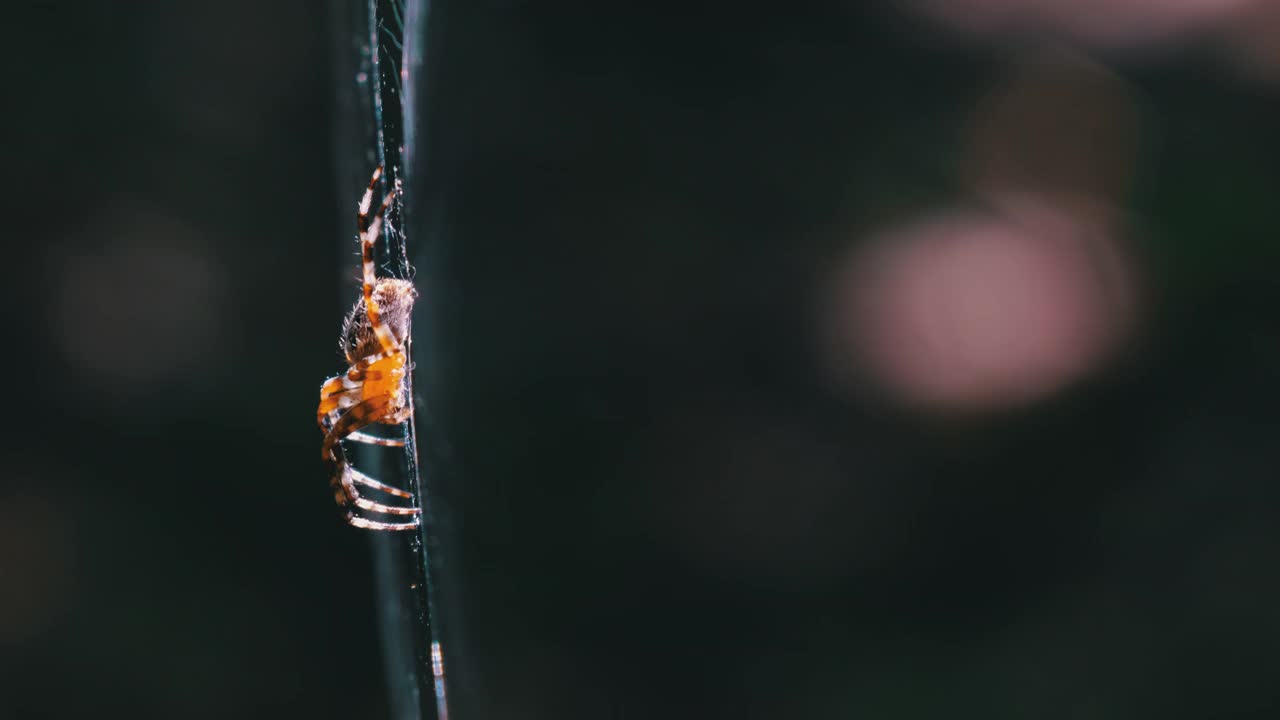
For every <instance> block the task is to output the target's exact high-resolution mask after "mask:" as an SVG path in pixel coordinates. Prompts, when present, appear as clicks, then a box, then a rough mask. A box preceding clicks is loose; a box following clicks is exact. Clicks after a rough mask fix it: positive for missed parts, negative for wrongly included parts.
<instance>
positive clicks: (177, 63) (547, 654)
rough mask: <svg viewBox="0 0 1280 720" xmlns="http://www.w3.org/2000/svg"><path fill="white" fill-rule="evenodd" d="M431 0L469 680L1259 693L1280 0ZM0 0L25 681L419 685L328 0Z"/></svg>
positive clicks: (375, 709) (1278, 234)
mask: <svg viewBox="0 0 1280 720" xmlns="http://www.w3.org/2000/svg"><path fill="white" fill-rule="evenodd" d="M441 4H442V5H445V6H449V7H453V8H454V11H453V13H452V15H451V17H453V18H454V22H456V23H457V25H456V28H457V29H458V32H459V33H460V34H461V35H460V36H459V37H461V38H462V39H460V40H458V41H456V42H455V43H454V47H455V48H459V49H457V50H456V51H451V52H454V54H453V55H449V56H448V58H449V62H448V64H447V68H446V70H444V71H443V72H444V73H445V75H446V77H447V78H448V80H447V88H448V90H447V91H446V92H443V93H442V97H443V98H444V101H447V102H450V103H454V104H453V105H451V106H450V107H449V108H448V109H446V110H445V111H444V112H443V113H442V116H443V117H444V118H445V119H446V122H445V124H444V125H443V126H442V127H440V128H439V129H438V130H439V132H441V133H442V137H443V138H444V142H447V143H451V142H455V140H454V139H455V138H456V143H458V148H459V149H458V150H457V153H456V155H455V156H460V157H463V158H464V159H465V163H464V164H463V166H462V167H463V169H461V170H459V171H458V178H457V183H458V188H459V190H458V191H457V193H456V195H455V196H454V197H457V198H461V199H460V200H459V201H458V202H459V204H460V205H459V207H458V208H455V209H454V210H453V211H452V212H453V217H455V218H456V224H455V228H456V235H455V236H454V240H452V242H456V243H457V244H458V245H459V247H461V248H463V250H462V251H461V254H462V256H463V258H464V260H465V261H467V262H468V263H469V264H468V265H467V268H468V270H467V273H466V274H465V276H463V277H462V278H460V279H459V280H458V283H459V287H460V288H461V291H462V293H463V296H462V297H463V304H462V307H461V309H460V310H458V311H457V312H458V317H460V318H462V320H463V321H464V322H465V323H466V325H465V332H463V333H462V335H461V337H462V338H464V339H466V341H467V342H469V345H468V346H467V347H465V348H463V349H462V350H460V351H459V356H460V357H462V358H463V359H464V360H465V361H466V362H467V365H466V367H465V368H464V369H463V371H464V372H463V374H466V375H467V377H468V378H469V379H470V381H471V382H473V383H476V384H473V385H468V386H466V389H467V391H468V393H467V394H472V391H474V393H473V394H474V398H475V405H474V407H471V408H469V409H468V410H467V412H464V414H463V415H462V419H461V421H460V424H459V426H458V427H459V432H460V433H462V438H461V443H460V446H459V447H460V452H461V466H462V467H463V472H462V474H461V478H462V479H463V481H465V482H471V483H472V484H471V485H468V488H470V489H469V490H468V491H467V492H466V493H465V500H464V502H462V507H460V508H455V510H457V513H458V516H459V517H460V518H462V520H463V522H462V523H461V524H460V526H459V527H460V530H459V533H458V535H457V536H456V537H454V538H452V539H449V538H446V541H449V542H454V543H456V548H457V550H458V554H459V556H460V557H461V558H462V560H463V566H464V567H463V569H462V571H461V574H460V575H459V577H460V578H462V580H460V582H464V581H465V584H466V586H465V588H463V590H465V592H462V591H460V592H459V595H460V596H461V597H463V598H464V599H465V601H466V608H467V618H466V620H465V622H466V628H467V632H465V633H462V636H464V637H466V638H467V642H468V643H472V646H471V647H462V648H457V649H456V651H457V652H459V653H460V654H461V655H465V656H466V657H467V658H469V667H470V672H473V673H475V677H477V678H480V679H479V680H477V681H476V683H477V687H479V688H481V689H482V690H483V692H484V694H485V696H486V698H487V699H486V703H487V704H486V713H487V715H486V717H493V718H506V717H509V718H532V717H557V718H565V717H595V718H606V717H618V718H633V717H635V718H641V717H643V718H649V717H667V718H683V717H690V718H694V717H700V718H719V717H796V718H848V717H866V716H877V717H881V716H883V717H904V718H905V717H938V716H940V715H942V714H943V713H946V714H948V715H959V716H961V717H969V716H972V717H988V718H990V717H1030V716H1034V717H1064V718H1065V717H1073V718H1074V717H1096V718H1135V717H1161V718H1170V717H1186V718H1201V717H1210V716H1225V715H1228V714H1231V715H1232V716H1244V715H1246V714H1250V713H1252V714H1258V715H1259V716H1266V715H1265V713H1266V712H1267V711H1268V709H1270V708H1274V707H1276V706H1280V689H1277V686H1276V683H1275V672H1276V669H1277V666H1276V662H1275V656H1276V650H1277V646H1278V645H1280V572H1278V571H1277V569H1276V567H1277V566H1276V562H1275V559H1276V557H1277V556H1278V553H1280V523H1278V522H1277V520H1280V518H1278V517H1277V513H1276V510H1275V508H1276V507H1280V505H1278V504H1277V503H1278V501H1280V489H1278V487H1277V481H1278V480H1280V443H1278V442H1277V441H1278V440H1280V407H1277V401H1278V400H1280V320H1278V319H1277V318H1280V314H1278V313H1277V308H1280V304H1278V303H1280V282H1278V281H1277V280H1276V271H1277V267H1280V195H1278V194H1280V103H1277V102H1276V101H1277V97H1278V96H1280V3H1276V2H1273V1H1272V0H1196V1H1190V0H1114V1H1108V2H1103V1H1101V0H1096V1H1095V0H1090V1H1085V2H1081V1H1080V0H999V1H992V0H901V1H899V2H890V1H888V0H886V1H885V2H880V3H874V4H870V5H868V4H863V3H853V2H845V3H835V2H805V3H799V4H794V5H791V6H788V9H781V8H778V9H774V10H773V11H772V12H765V11H764V10H749V9H746V8H742V7H739V8H735V9H734V10H733V12H731V13H728V14H726V13H724V12H713V11H712V9H711V8H710V7H709V6H708V7H702V6H701V5H697V4H695V5H693V6H689V5H682V6H681V7H680V8H679V9H676V8H674V7H673V8H668V9H659V8H653V7H649V8H646V9H634V10H633V11H626V10H622V9H619V8H610V9H600V8H596V9H594V10H589V11H588V10H584V9H571V6H569V5H566V4H558V3H538V2H532V3H523V4H515V3H453V4H452V5H450V4H449V3H441ZM9 15H10V17H11V18H13V19H14V24H12V25H10V27H11V29H12V28H18V29H20V31H18V30H15V31H11V32H10V33H9V43H10V47H11V49H13V50H15V51H16V56H17V57H20V58H21V59H20V60H19V61H18V63H17V64H16V65H11V68H12V70H11V73H10V76H9V77H10V80H11V88H10V93H9V98H10V102H9V103H7V110H6V116H7V117H6V120H8V121H10V122H11V123H13V127H12V129H10V130H8V131H7V132H6V134H7V136H8V137H7V140H8V142H7V143H6V144H5V147H6V152H5V160H6V165H7V166H8V169H9V170H10V171H13V173H14V175H15V176H16V177H18V178H21V182H22V187H21V189H13V190H11V191H10V192H9V193H7V194H8V195H9V196H10V197H11V198H12V199H13V200H14V201H15V204H16V206H17V209H16V210H15V211H13V212H11V214H10V219H11V223H10V226H11V230H10V233H9V235H8V238H9V242H7V243H6V248H7V249H8V251H9V258H10V272H9V278H10V280H9V282H8V287H9V293H10V294H11V297H10V299H9V303H8V304H9V309H10V312H11V313H12V314H13V315H14V318H13V319H12V320H11V321H10V323H9V328H8V333H7V337H8V342H9V347H10V355H11V356H12V357H13V358H15V359H16V360H17V361H18V362H17V369H16V371H11V373H10V378H11V382H10V392H11V393H13V394H16V397H14V398H13V400H12V402H11V406H12V407H13V408H14V409H15V416H14V417H13V418H12V419H11V422H10V423H8V425H9V426H10V427H11V428H12V429H10V430H9V431H8V436H9V437H8V439H9V443H8V444H9V446H10V450H9V451H8V453H7V455H8V457H7V458H6V460H5V465H6V471H5V473H4V477H5V482H4V483H3V484H0V703H3V705H2V706H0V708H2V709H0V717H4V718H44V717H48V718H70V717H88V716H98V715H101V714H103V713H106V712H109V711H110V712H119V713H124V714H126V715H127V716H130V717H137V718H151V717H154V718H205V717H209V718H214V717H217V718H224V717H268V716H270V717H309V718H326V717H334V718H338V717H342V718H352V717H356V718H379V717H386V716H387V712H388V710H387V707H388V704H387V701H386V698H385V691H384V687H385V685H384V681H383V679H382V669H381V659H380V656H379V653H378V646H377V640H376V636H375V633H374V627H375V621H374V613H375V608H374V604H373V591H372V581H371V573H370V570H369V567H370V558H369V550H368V544H367V538H366V537H365V536H364V535H363V534H361V533H359V532H355V531H353V530H352V529H350V528H347V527H345V526H343V525H342V524H341V523H340V522H339V521H338V520H337V518H336V515H335V513H334V511H333V509H332V507H331V500H330V495H329V492H328V489H327V488H326V486H325V478H324V471H323V468H322V467H321V465H320V463H319V461H318V459H317V454H318V453H317V449H318V444H319V439H320V437H319V433H318V431H317V430H316V428H315V426H314V424H313V421H312V417H313V415H312V413H313V409H314V404H315V402H316V399H317V389H318V387H319V383H320V382H321V381H322V380H323V378H325V377H326V376H327V375H329V374H332V373H334V372H336V371H337V370H339V369H340V365H339V361H338V357H337V349H336V339H337V332H338V327H339V321H340V318H341V314H342V312H343V311H344V310H345V309H346V306H347V304H348V303H349V301H350V300H351V299H354V287H355V286H354V284H353V283H352V282H351V279H350V276H351V274H352V268H351V265H350V263H351V261H352V260H353V257H352V256H351V255H350V253H346V254H344V253H343V252H342V251H341V250H340V249H338V248H336V247H335V244H334V242H333V238H334V235H335V232H336V230H335V227H339V226H341V224H344V223H351V222H352V221H351V218H350V214H351V213H350V211H351V207H352V205H353V203H354V201H355V199H356V198H357V197H358V193H359V192H360V188H358V187H352V188H346V187H341V188H340V187H338V183H337V181H336V180H335V177H336V173H335V172H334V165H335V161H334V158H335V154H336V153H339V152H346V151H345V150H344V149H342V148H338V147H336V143H335V139H334V133H333V124H334V120H333V109H332V104H333V98H334V96H335V89H334V88H335V84H336V83H338V82H346V81H348V79H339V78H335V77H334V76H333V72H332V68H333V65H334V57H333V55H332V53H333V52H334V51H335V45H336V43H334V42H333V39H332V35H331V28H330V27H329V24H328V21H329V14H328V11H327V10H326V9H325V7H324V6H322V5H319V4H313V3H303V2H299V1H291V2H275V3H250V2H246V1H244V0H233V1H231V2H220V3H182V4H173V3H139V4H119V3H117V4H113V5H107V4H87V3H86V4H82V5H80V4H77V5H64V4H57V3H47V2H26V3H19V4H18V5H17V6H16V7H15V8H14V9H12V10H11V12H10V13H9ZM449 122H452V123H454V124H453V125H449V124H448V123H449ZM409 242H410V243H412V242H413V240H412V239H410V241H409ZM354 250H355V245H354V243H353V244H352V247H351V251H352V252H354ZM348 291H349V297H348ZM460 382H461V381H460ZM482 382H483V383H484V387H479V386H478V384H479V383H482ZM485 388H487V390H486V389H485ZM464 399H466V394H464ZM444 620H445V622H448V621H449V619H448V618H445V619H444ZM459 622H463V621H459ZM461 720H470V719H469V718H462V719H461Z"/></svg>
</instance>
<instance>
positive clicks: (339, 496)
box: [321, 395, 421, 530]
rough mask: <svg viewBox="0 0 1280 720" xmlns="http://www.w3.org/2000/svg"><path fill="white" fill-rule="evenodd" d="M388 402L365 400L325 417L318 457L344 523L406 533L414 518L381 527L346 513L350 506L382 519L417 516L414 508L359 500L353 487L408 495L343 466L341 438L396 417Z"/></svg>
mask: <svg viewBox="0 0 1280 720" xmlns="http://www.w3.org/2000/svg"><path fill="white" fill-rule="evenodd" d="M391 402H392V401H391V397H390V396H387V395H382V396H378V397H373V398H369V399H367V400H364V401H361V402H359V403H356V404H355V405H352V406H351V407H350V408H348V409H347V411H346V412H344V413H342V414H341V415H340V416H339V417H337V418H336V419H332V418H330V417H329V416H328V414H326V416H325V417H324V419H323V420H322V425H323V424H328V425H330V427H329V428H328V431H327V432H326V433H325V437H324V443H323V444H322V445H321V457H322V458H323V459H324V461H325V462H326V463H327V464H328V465H329V466H330V475H329V484H330V487H332V488H333V497H334V500H335V501H336V502H337V503H338V505H339V506H340V507H343V508H346V509H347V511H346V513H345V518H346V520H347V522H348V523H350V524H352V525H355V526H356V527H366V528H369V529H375V530H395V529H408V528H410V527H415V526H416V525H417V523H418V520H417V519H416V518H415V519H414V521H413V522H411V523H384V522H378V521H372V520H366V519H364V518H359V517H356V516H355V514H354V512H353V511H352V510H351V509H350V508H351V507H352V506H354V507H356V508H359V509H361V510H368V511H370V512H376V513H382V514H385V515H414V516H417V515H419V514H420V513H421V511H420V510H419V509H418V508H416V507H396V506H393V505H386V504H384V503H379V502H374V501H372V500H369V499H368V498H365V497H362V496H361V495H360V491H359V490H358V489H357V488H356V485H365V486H366V487H372V488H375V489H377V490H382V491H384V492H389V493H391V494H394V495H398V496H400V497H410V495H409V493H407V492H404V491H403V490H399V489H398V488H391V486H389V485H386V484H385V483H381V482H378V481H377V480H374V479H373V478H371V477H369V476H368V475H365V474H364V473H361V472H359V471H358V470H356V469H355V468H353V467H352V466H351V464H350V463H348V462H347V460H346V453H345V452H343V450H342V446H341V441H342V440H343V438H345V437H347V436H348V435H350V434H351V433H353V432H356V431H357V430H358V429H359V428H362V427H365V426H366V425H369V424H371V423H374V422H378V421H380V420H382V419H383V418H385V417H387V416H388V415H394V414H398V411H396V412H393V411H392V410H391ZM356 521H359V522H356Z"/></svg>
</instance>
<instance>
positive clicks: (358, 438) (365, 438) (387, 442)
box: [343, 431, 404, 447]
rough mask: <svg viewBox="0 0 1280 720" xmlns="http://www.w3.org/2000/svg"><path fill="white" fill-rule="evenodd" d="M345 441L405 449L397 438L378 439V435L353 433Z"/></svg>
mask: <svg viewBox="0 0 1280 720" xmlns="http://www.w3.org/2000/svg"><path fill="white" fill-rule="evenodd" d="M343 439H344V440H351V441H352V442H358V443H364V444H366V445H381V446H382V447H404V441H403V440H397V439H395V438H384V437H378V436H377V435H370V434H368V433H362V432H359V431H356V432H353V433H351V434H350V435H348V436H346V437H345V438H343Z"/></svg>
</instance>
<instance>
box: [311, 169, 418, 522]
mask: <svg viewBox="0 0 1280 720" xmlns="http://www.w3.org/2000/svg"><path fill="white" fill-rule="evenodd" d="M381 176H382V168H378V169H377V170H374V171H373V179H372V180H370V181H369V188H368V190H366V191H365V193H364V197H363V198H362V199H361V200H360V206H359V209H358V211H357V213H356V225H357V226H358V227H359V229H360V248H361V258H362V261H363V262H362V264H363V268H364V278H363V279H364V284H363V288H362V290H363V291H362V293H361V296H360V299H359V300H357V301H356V304H355V307H354V308H352V309H351V312H350V313H349V314H348V315H347V317H346V319H345V320H344V321H343V323H342V338H341V340H340V341H339V342H340V344H341V347H342V354H343V355H344V356H345V357H346V359H347V362H348V363H349V364H350V367H349V368H347V371H346V372H345V373H343V374H342V375H339V376H337V377H334V378H330V379H329V380H327V381H326V382H325V383H324V384H323V385H321V386H320V407H319V408H318V409H317V411H316V421H317V422H319V424H320V429H321V430H323V431H324V442H323V444H322V445H321V448H320V456H321V458H322V459H323V460H324V462H325V464H326V465H328V467H329V484H330V486H331V487H332V488H333V496H334V500H336V501H337V503H338V506H339V507H340V508H342V510H343V516H344V517H345V519H346V521H347V522H348V523H350V524H352V525H354V526H356V527H362V528H369V529H371V530H409V529H412V528H415V527H417V526H418V522H419V520H418V518H419V516H420V515H421V511H420V510H419V509H418V508H416V507H413V506H412V505H408V506H404V505H388V504H386V503H380V502H375V501H373V500H370V499H369V498H366V497H364V496H362V495H361V494H360V490H359V486H364V487H367V488H372V489H374V490H378V491H380V492H384V493H386V494H388V495H394V496H395V497H399V498H406V499H412V496H411V495H410V494H409V493H407V492H405V491H404V490H401V489H400V488H397V487H393V486H391V485H387V484H385V483H382V482H378V481H377V480H374V479H373V478H371V477H369V476H368V475H365V474H364V473H362V472H360V471H359V470H356V469H355V468H354V467H352V466H351V463H350V462H348V461H347V457H346V451H345V450H344V449H343V447H342V441H343V440H352V441H355V442H363V443H368V444H370V445H387V446H392V447H403V446H404V441H403V440H394V439H390V438H382V437H378V436H376V435H369V434H367V433H364V432H361V428H364V427H365V426H368V425H372V424H374V423H382V424H384V425H399V424H401V423H404V422H405V421H407V420H408V419H409V418H410V417H412V416H413V399H412V398H411V397H410V396H409V392H408V389H407V379H406V373H407V372H408V367H407V364H408V361H407V357H406V354H405V344H406V343H407V342H408V341H409V318H410V315H411V314H412V311H413V301H414V299H415V298H416V297H417V296H418V293H417V291H416V290H414V288H413V284H412V283H411V282H409V281H408V280H398V279H395V278H380V277H378V276H377V272H376V270H377V266H376V265H375V263H374V252H373V248H374V244H375V243H377V241H378V235H379V233H380V232H381V230H382V217H383V214H384V213H385V212H386V210H387V208H388V207H389V206H390V205H391V201H392V200H393V199H395V193H394V192H392V193H391V194H389V195H387V197H386V198H385V199H384V200H383V201H382V205H381V206H379V207H378V210H377V212H375V213H373V214H372V215H370V213H369V211H370V209H371V204H372V202H373V190H374V188H375V187H376V186H377V184H378V179H379V178H380V177H381ZM357 510H363V511H366V512H370V513H378V514H382V515H392V516H410V517H411V519H409V520H406V521H403V522H386V521H381V520H370V519H368V518H365V517H362V516H361V515H358V514H357V513H356V511H357Z"/></svg>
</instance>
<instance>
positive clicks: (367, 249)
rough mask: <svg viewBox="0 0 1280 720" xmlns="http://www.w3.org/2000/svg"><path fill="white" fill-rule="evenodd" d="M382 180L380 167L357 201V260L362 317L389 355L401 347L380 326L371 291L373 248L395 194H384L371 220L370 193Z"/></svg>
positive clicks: (374, 276)
mask: <svg viewBox="0 0 1280 720" xmlns="http://www.w3.org/2000/svg"><path fill="white" fill-rule="evenodd" d="M381 177H382V167H381V166H379V167H378V168H377V169H376V170H374V171H373V177H372V178H371V179H370V180H369V187H368V189H366V190H365V191H364V197H362V198H360V206H359V208H358V209H357V211H356V227H358V228H359V229H360V258H361V261H362V267H363V269H364V288H363V289H364V307H365V313H366V314H368V316H369V327H370V328H371V329H372V330H373V333H374V334H375V335H376V336H377V337H378V343H379V344H380V345H382V349H383V350H384V351H386V352H392V351H394V350H396V349H398V348H399V347H400V340H399V339H398V338H396V336H395V335H394V334H393V333H392V332H391V329H390V328H388V327H387V326H386V325H385V324H384V323H383V322H382V309H381V308H380V307H379V306H378V303H377V301H375V300H374V299H373V287H374V285H376V284H377V282H378V273H377V265H376V264H375V263H374V258H373V246H374V245H375V244H376V243H377V242H378V235H379V234H380V233H381V232H382V219H383V215H384V214H385V213H386V211H387V208H389V207H391V202H392V201H393V200H395V197H396V193H397V192H398V190H392V191H391V192H389V193H387V196H386V197H385V198H384V199H383V200H382V205H381V207H379V208H378V211H377V212H376V213H373V215H372V216H371V215H370V214H369V210H370V209H371V207H372V204H373V191H374V188H375V187H377V185H378V180H379V179H380V178H381Z"/></svg>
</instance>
